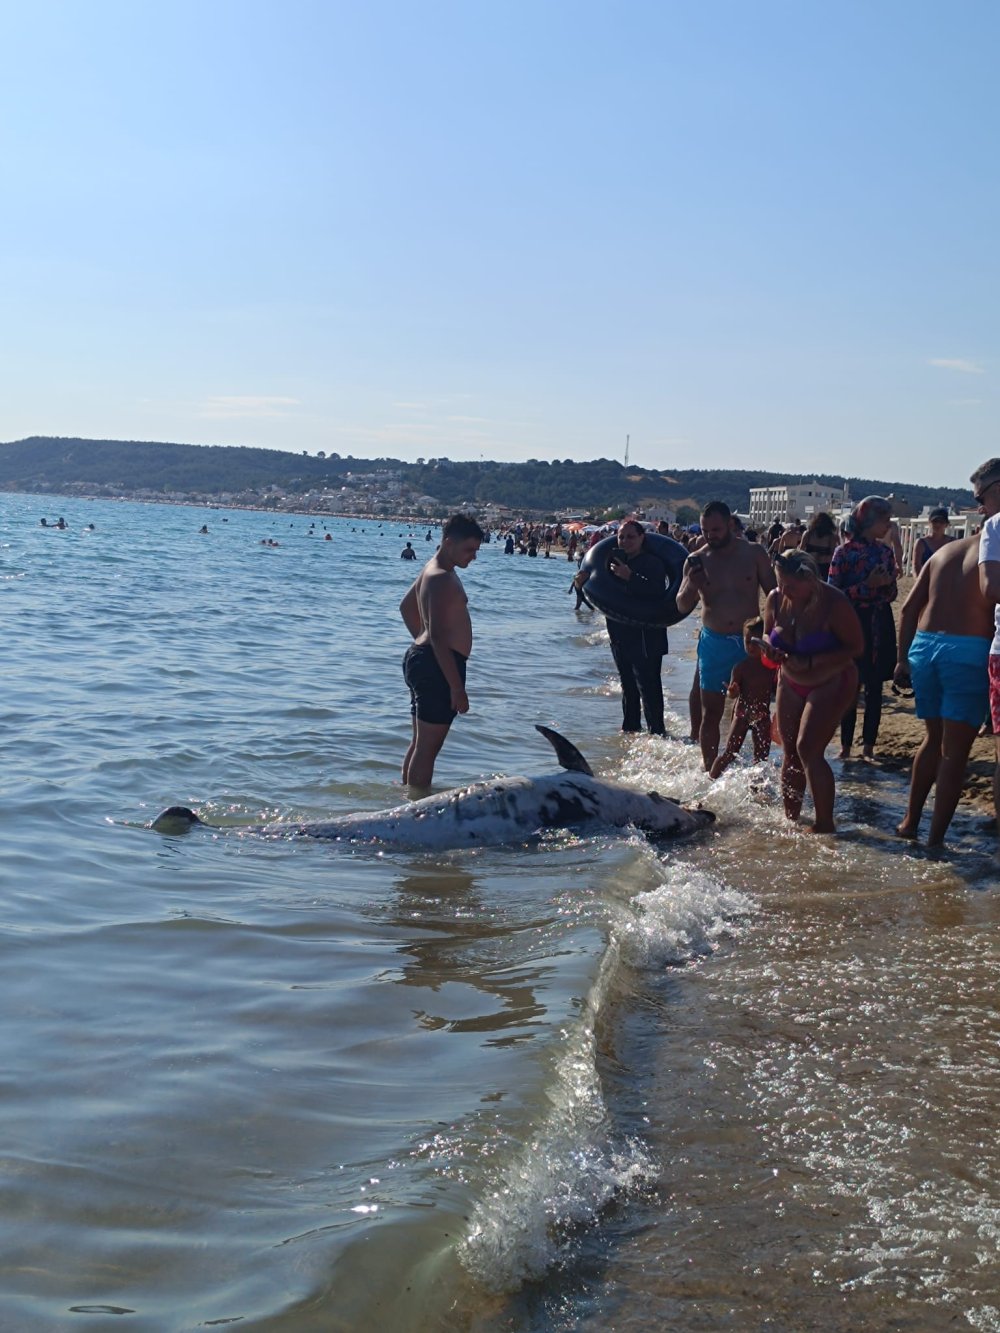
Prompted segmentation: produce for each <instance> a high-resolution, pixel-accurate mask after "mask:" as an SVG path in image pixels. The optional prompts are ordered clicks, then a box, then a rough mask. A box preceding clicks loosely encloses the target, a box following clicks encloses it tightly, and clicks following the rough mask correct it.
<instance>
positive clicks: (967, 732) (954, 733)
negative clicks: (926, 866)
mask: <svg viewBox="0 0 1000 1333" xmlns="http://www.w3.org/2000/svg"><path fill="white" fill-rule="evenodd" d="M976 731H977V728H976V727H970V726H969V724H968V723H967V722H953V721H952V720H951V719H950V718H945V722H944V736H943V739H942V743H941V763H940V764H939V765H938V771H937V785H936V788H935V791H934V813H933V814H932V815H931V832H930V837H929V838H928V839H927V845H928V846H929V847H940V845H941V844H942V843H943V842H944V835H945V834H946V833H947V832H948V825H949V824H950V823H951V817H952V815H953V814H954V813H955V807H956V806H957V805H958V798H959V797H960V796H961V794H962V787H963V786H964V784H965V770H966V767H967V765H968V762H969V751H970V750H971V749H972V742H973V741H974V740H975V739H976Z"/></svg>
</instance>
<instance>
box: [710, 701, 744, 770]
mask: <svg viewBox="0 0 1000 1333" xmlns="http://www.w3.org/2000/svg"><path fill="white" fill-rule="evenodd" d="M749 727H750V718H749V716H748V715H747V713H746V710H745V709H743V708H742V707H741V706H740V705H739V704H737V705H736V711H735V712H734V713H733V721H732V725H731V726H730V728H729V739H728V740H727V741H726V749H725V753H724V754H720V755H719V757H718V759H716V761H715V763H714V764H713V765H712V767H711V769H710V770H709V777H712V778H718V777H721V776H722V774H723V773H724V772H725V771H726V769H727V768H728V767H729V765H730V764H731V763H732V762H733V760H734V759H735V758H736V756H737V755H738V754H739V752H740V750H742V748H743V742H744V741H745V740H746V738H747V731H748V730H749Z"/></svg>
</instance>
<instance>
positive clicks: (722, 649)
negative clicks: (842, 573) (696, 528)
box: [677, 500, 776, 770]
mask: <svg viewBox="0 0 1000 1333" xmlns="http://www.w3.org/2000/svg"><path fill="white" fill-rule="evenodd" d="M731 517H732V515H731V513H730V509H729V506H728V505H727V504H723V502H722V501H721V500H712V501H711V502H710V503H709V504H707V505H706V506H705V508H704V510H703V512H702V515H701V531H702V536H703V537H704V545H703V546H702V547H701V548H700V549H699V550H698V551H697V552H696V553H695V554H694V555H692V556H690V557H689V559H688V560H687V562H686V563H685V566H684V579H683V581H682V583H681V586H680V589H679V591H678V593H677V609H678V611H680V612H682V613H683V614H684V615H687V614H688V613H689V612H690V611H693V610H694V608H695V607H696V606H697V604H698V602H699V601H700V602H701V605H702V628H701V633H700V634H699V636H698V690H699V696H700V700H701V729H700V731H699V733H698V741H699V743H700V745H701V756H702V759H703V761H704V764H705V768H706V769H708V770H711V767H712V765H713V764H714V763H715V760H716V758H717V757H718V753H719V729H720V726H721V723H722V712H723V709H724V708H725V704H726V690H727V688H728V686H729V681H730V679H731V678H732V674H733V667H734V666H735V665H736V663H737V662H742V660H743V659H744V657H746V648H745V646H744V643H743V626H744V624H745V623H746V622H747V621H748V620H750V619H752V618H753V617H755V616H758V615H760V599H761V594H762V593H763V594H764V596H766V595H767V594H768V593H769V592H770V591H771V589H772V588H774V587H775V582H776V581H775V577H774V571H773V570H772V569H771V564H770V561H769V560H768V558H767V552H766V551H765V550H764V548H763V547H762V546H760V545H758V544H757V543H756V542H745V541H741V540H739V539H738V538H736V537H735V536H734V535H733V528H732V523H731V522H730V519H731Z"/></svg>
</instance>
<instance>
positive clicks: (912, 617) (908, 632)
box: [892, 562, 931, 680]
mask: <svg viewBox="0 0 1000 1333" xmlns="http://www.w3.org/2000/svg"><path fill="white" fill-rule="evenodd" d="M930 586H931V570H930V564H929V562H928V563H926V564H925V565H924V567H923V569H922V570H921V571H920V577H919V578H918V579H917V581H916V583H915V584H914V585H913V587H912V588H911V589H910V595H909V597H907V599H906V601H905V602H904V603H903V605H902V606H901V607H900V609H899V647H898V651H897V653H896V670H895V671H894V672H893V673H892V675H893V680H896V678H897V677H898V676H908V675H909V673H910V668H909V666H908V664H907V657H908V656H909V652H910V644H911V643H912V642H913V636H914V635H915V634H916V632H917V621H918V620H919V619H920V613H921V611H923V609H924V607H925V606H926V605H927V599H928V597H929V595H930Z"/></svg>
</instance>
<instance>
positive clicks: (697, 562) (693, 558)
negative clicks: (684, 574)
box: [688, 555, 705, 574]
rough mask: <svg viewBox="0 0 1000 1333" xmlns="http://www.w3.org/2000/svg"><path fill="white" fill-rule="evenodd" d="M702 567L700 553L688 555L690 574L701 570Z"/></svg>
mask: <svg viewBox="0 0 1000 1333" xmlns="http://www.w3.org/2000/svg"><path fill="white" fill-rule="evenodd" d="M704 568H705V562H704V561H703V560H702V558H701V556H700V555H689V556H688V569H690V570H691V572H692V574H696V573H698V571H699V570H702V569H704Z"/></svg>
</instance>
